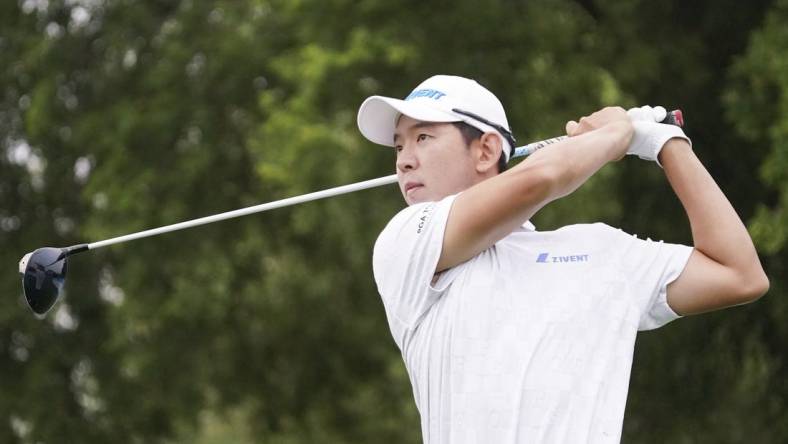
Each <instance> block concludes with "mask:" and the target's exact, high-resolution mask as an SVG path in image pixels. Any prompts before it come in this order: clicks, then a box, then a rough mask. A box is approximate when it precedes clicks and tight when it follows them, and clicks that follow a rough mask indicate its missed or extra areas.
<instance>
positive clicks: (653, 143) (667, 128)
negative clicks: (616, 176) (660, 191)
mask: <svg viewBox="0 0 788 444" xmlns="http://www.w3.org/2000/svg"><path fill="white" fill-rule="evenodd" d="M627 114H628V115H629V118H630V119H632V126H633V127H634V129H635V133H634V134H633V135H632V141H630V142H629V148H628V149H627V154H634V155H636V156H638V157H640V158H641V159H644V160H653V161H654V162H657V165H659V166H660V168H661V167H662V165H661V164H660V163H659V160H657V159H658V156H659V152H660V151H661V150H662V147H663V146H665V143H666V142H667V141H668V140H670V139H672V138H674V137H677V138H680V139H684V140H686V141H687V143H689V144H690V146H691V145H692V141H691V140H690V139H689V137H687V136H686V134H684V131H682V130H681V127H679V126H676V125H669V124H666V123H658V122H661V121H663V120H665V117H666V116H667V115H668V113H667V111H666V110H665V108H663V107H661V106H655V107H651V106H641V107H639V108H632V109H629V110H627Z"/></svg>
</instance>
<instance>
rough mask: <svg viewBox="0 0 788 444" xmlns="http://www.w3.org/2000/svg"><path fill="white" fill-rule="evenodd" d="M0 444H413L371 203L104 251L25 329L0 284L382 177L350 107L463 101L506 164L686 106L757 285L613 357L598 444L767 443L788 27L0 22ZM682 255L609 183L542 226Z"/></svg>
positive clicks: (332, 14) (130, 8) (683, 8)
mask: <svg viewBox="0 0 788 444" xmlns="http://www.w3.org/2000/svg"><path fill="white" fill-rule="evenodd" d="M0 67H2V69H0V85H1V86H2V95H0V143H1V144H2V153H0V154H2V155H1V156H0V258H1V260H0V263H2V264H4V265H3V270H5V271H4V272H3V273H2V274H0V295H2V296H3V298H2V300H3V303H2V304H0V442H3V443H5V442H8V443H33V442H43V443H60V442H80V443H106V442H117V443H124V442H128V443H143V442H145V443H148V442H161V443H181V442H183V443H186V442H190V443H191V442H197V443H204V444H207V443H224V442H236V443H245V442H271V443H300V442H397V443H402V442H413V443H415V442H420V439H421V438H420V431H419V422H418V413H417V412H416V409H415V406H414V404H413V400H412V394H411V391H410V385H409V382H408V378H407V374H406V373H405V370H404V367H403V364H402V362H401V358H400V356H399V354H398V352H397V349H396V346H395V345H394V343H393V341H392V340H391V339H390V335H389V331H388V326H387V324H386V320H385V316H384V313H383V310H382V306H381V304H380V302H379V299H378V296H377V292H376V289H375V286H374V282H373V279H372V272H371V248H372V245H373V243H374V240H375V237H376V236H377V234H378V232H379V231H380V230H381V229H382V228H383V226H384V225H385V223H386V222H387V221H388V219H389V218H390V217H391V216H392V215H393V214H395V213H396V212H397V211H398V209H400V208H401V207H402V206H403V203H402V201H401V198H400V196H399V195H398V192H397V191H396V190H395V189H394V188H393V187H387V188H381V189H376V190H368V191H363V192H358V193H355V194H353V195H347V196H342V197H337V198H333V199H330V200H327V201H320V202H314V203H310V204H305V205H302V206H299V207H295V208H287V209H282V210H277V211H275V212H271V213H267V214H265V215H256V216H250V217H246V218H243V219H240V220H235V221H229V222H224V223H221V224H213V225H210V226H206V227H201V228H196V229H192V230H189V231H184V232H179V233H173V234H169V235H167V236H162V237H158V238H152V239H146V240H140V241H136V242H134V243H132V244H125V245H120V246H115V247H111V248H107V249H102V250H99V251H96V252H93V253H91V254H85V255H80V256H76V257H74V258H73V259H72V260H71V261H70V267H71V269H70V270H69V280H68V284H67V294H66V297H65V300H64V301H63V302H62V303H60V304H59V305H58V306H57V308H56V310H54V311H53V312H52V313H50V314H49V315H48V317H47V318H46V319H36V318H35V317H34V316H32V315H31V313H30V312H29V311H28V310H27V308H26V307H25V304H24V301H23V297H22V294H21V288H20V282H19V277H18V275H17V274H16V272H15V271H14V270H16V263H17V261H18V260H19V258H20V257H21V256H22V255H23V254H24V253H26V252H28V251H31V250H33V249H35V248H37V247H39V246H44V245H52V246H66V245H71V244H75V243H81V242H89V241H94V240H99V239H104V238H108V237H113V236H116V235H120V234H125V233H127V232H132V231H136V230H140V229H144V228H149V227H154V226H159V225H164V224H169V223H174V222H177V221H180V220H185V219H190V218H194V217H198V216H203V215H207V214H212V213H216V212H220V211H225V210H229V209H234V208H238V207H242V206H247V205H252V204H255V203H259V202H263V201H268V200H274V199H277V198H282V197H287V196H291V195H295V194H300V193H304V192H307V191H312V190H317V189H321V188H326V187H329V186H334V185H338V184H344V183H349V182H355V181H358V180H363V179H368V178H373V177H378V176H382V175H385V174H389V173H390V172H391V171H392V169H393V158H392V155H391V154H390V153H389V152H387V151H386V150H384V149H381V148H378V147H374V146H372V145H371V144H370V143H368V142H366V141H364V140H363V139H362V138H361V136H360V135H359V134H358V132H357V130H356V127H355V114H356V110H357V108H358V105H359V104H360V103H361V101H362V100H363V99H364V98H365V97H367V96H368V95H371V94H376V93H382V94H387V95H394V96H404V95H406V94H407V92H408V91H409V90H410V89H412V87H413V86H415V85H416V84H417V83H418V82H420V81H421V80H422V79H424V78H426V77H427V76H429V75H432V74H437V73H453V74H459V75H464V76H469V77H473V78H476V79H477V80H479V81H480V82H481V83H482V84H485V85H486V86H488V87H489V88H490V89H492V90H493V91H494V92H496V93H497V94H498V96H499V97H501V98H502V101H503V102H504V105H505V106H506V108H507V112H508V115H509V121H510V122H512V126H513V128H514V130H515V135H516V136H517V137H518V139H519V140H520V141H528V140H537V139H540V138H545V137H548V136H553V135H556V134H559V133H560V132H561V131H562V129H563V125H564V122H565V121H566V120H569V119H574V118H577V117H578V116H582V115H584V114H588V113H590V112H592V111H594V110H595V109H597V108H599V107H601V106H604V105H611V104H617V105H622V106H625V107H628V106H633V105H635V104H641V103H650V104H664V105H666V106H668V107H677V108H682V109H683V110H684V112H685V115H686V116H687V122H688V127H687V132H688V134H689V135H690V136H691V137H692V138H693V142H694V146H695V149H696V151H697V153H698V155H699V156H700V157H701V159H702V160H703V162H704V164H705V165H706V166H707V167H708V169H709V170H710V171H711V173H712V174H713V176H714V177H715V178H716V179H717V181H718V183H719V184H720V186H721V187H722V188H723V190H724V191H725V192H726V194H727V195H728V196H729V197H730V198H731V200H732V202H733V204H734V206H735V207H736V208H737V210H738V211H739V214H740V215H741V216H742V218H743V219H744V220H745V222H746V223H747V225H748V228H749V229H750V232H751V233H752V235H753V237H754V239H755V240H756V243H757V247H758V250H759V252H760V254H761V258H762V261H763V263H764V265H765V267H766V269H767V273H768V274H769V276H770V278H771V285H772V286H771V290H770V292H769V294H768V295H767V296H766V297H765V298H764V299H763V300H761V301H759V302H758V303H756V304H752V305H749V306H746V307H742V308H737V309H732V310H725V311H722V312H718V313H713V314H708V315H703V316H698V317H694V318H691V319H685V320H681V321H678V322H675V323H673V324H671V325H670V326H669V327H667V328H664V329H660V330H657V331H655V332H650V333H646V334H643V335H641V336H640V337H639V339H638V346H637V349H636V357H635V366H634V369H633V373H632V382H631V390H630V396H629V401H628V405H627V413H626V419H625V423H624V438H623V441H624V442H629V443H663V442H677V443H707V442H708V443H739V442H745V441H746V442H786V441H788V413H786V408H787V406H786V403H787V402H788V401H787V400H788V363H787V362H786V357H788V354H787V353H786V350H787V349H788V346H786V344H788V302H787V299H786V293H787V292H788V290H786V284H787V283H788V282H787V280H786V267H787V266H788V264H787V263H786V262H787V259H788V246H786V242H788V1H786V0H775V1H765V0H755V1H751V2H746V3H745V2H738V1H733V0H720V1H710V0H705V1H698V2H681V1H676V0H664V1H661V2H647V1H631V2H601V1H569V0H534V1H515V0H490V1H487V2H481V3H480V2H477V1H468V0H455V1H452V2H446V1H435V2H429V3H427V2H417V1H412V0H409V1H398V2H392V1H384V0H358V1H348V0H322V1H317V0H244V1H240V0H215V1H196V0H193V1H181V2H176V1H164V0H158V1H154V0H149V1H144V2H141V1H131V0H65V1H63V0H49V1H46V0H9V1H5V2H2V3H0ZM597 220H601V221H604V222H607V223H609V224H611V225H615V226H620V227H622V228H624V229H625V230H627V231H629V232H634V233H639V234H641V235H643V236H650V237H652V238H660V239H665V240H666V241H671V242H681V243H690V242H691V238H690V233H689V228H688V224H687V222H686V217H685V216H684V214H683V212H682V210H681V207H680V206H679V204H678V202H677V200H676V199H675V197H674V196H673V195H672V193H671V191H670V189H669V187H668V186H667V183H666V181H665V180H664V177H663V175H662V173H661V171H660V170H659V169H658V168H655V167H654V166H653V165H648V164H646V163H645V162H640V161H637V160H636V159H626V160H624V161H622V162H619V163H617V164H615V165H610V166H608V167H606V168H605V169H603V170H602V171H601V172H600V173H599V174H597V175H596V176H595V177H594V178H592V180H590V181H589V182H588V183H587V184H586V185H584V186H583V187H582V188H581V189H580V190H579V191H578V192H576V193H574V194H573V195H572V196H570V197H568V198H565V199H563V200H562V201H559V202H556V203H554V204H552V205H550V206H548V207H547V208H545V209H544V210H543V211H542V212H541V213H540V214H539V215H538V216H537V217H536V218H535V222H536V224H537V226H538V227H539V228H540V229H543V230H546V229H552V228H556V227H558V226H560V225H563V224H569V223H577V222H587V221H597Z"/></svg>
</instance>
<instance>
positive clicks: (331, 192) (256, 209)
mask: <svg viewBox="0 0 788 444" xmlns="http://www.w3.org/2000/svg"><path fill="white" fill-rule="evenodd" d="M558 139H561V138H555V139H548V140H543V141H540V142H535V143H531V144H528V145H525V146H522V147H519V148H516V149H515V155H514V157H522V156H527V155H528V154H531V153H533V152H534V151H536V150H537V149H539V148H542V147H543V146H546V145H548V144H550V143H554V141H558ZM561 140H562V139H561ZM518 150H519V154H518ZM396 181H397V175H396V174H392V175H390V176H384V177H379V178H377V179H370V180H365V181H363V182H356V183H352V184H349V185H342V186H338V187H334V188H328V189H326V190H321V191H315V192H313V193H308V194H302V195H300V196H295V197H288V198H286V199H281V200H275V201H273V202H267V203H264V204H260V205H255V206H251V207H246V208H241V209H238V210H233V211H228V212H226V213H219V214H214V215H212V216H205V217H201V218H199V219H193V220H187V221H184V222H179V223H177V224H172V225H166V226H164V227H159V228H152V229H150V230H145V231H139V232H137V233H132V234H127V235H124V236H118V237H113V238H111V239H106V240H102V241H98V242H93V243H91V244H87V248H86V249H88V250H95V249H97V248H101V247H106V246H108V245H114V244H119V243H122V242H128V241H131V240H135V239H142V238H144V237H150V236H156V235H157V234H163V233H169V232H172V231H178V230H183V229H186V228H191V227H196V226H199V225H205V224H210V223H213V222H218V221H222V220H227V219H233V218H236V217H241V216H246V215H249V214H254V213H260V212H262V211H268V210H273V209H275V208H282V207H288V206H291V205H297V204H300V203H304V202H309V201H312V200H318V199H324V198H326V197H333V196H339V195H341V194H347V193H353V192H355V191H360V190H365V189H367V188H375V187H380V186H383V185H388V184H392V183H395V182H396ZM84 250H85V248H84V247H83V248H80V249H79V250H76V251H74V252H75V253H77V252H79V251H84Z"/></svg>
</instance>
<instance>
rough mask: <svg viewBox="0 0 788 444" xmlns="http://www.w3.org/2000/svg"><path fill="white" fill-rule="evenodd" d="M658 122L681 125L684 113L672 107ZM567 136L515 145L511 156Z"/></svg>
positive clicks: (527, 151) (517, 155)
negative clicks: (519, 145)
mask: <svg viewBox="0 0 788 444" xmlns="http://www.w3.org/2000/svg"><path fill="white" fill-rule="evenodd" d="M660 123H666V124H668V125H676V126H679V127H683V126H684V114H683V113H682V112H681V110H680V109H674V110H673V111H670V112H668V114H667V116H665V118H664V119H663V120H662V121H661V122H660ZM567 138H569V136H558V137H553V138H551V139H545V140H542V141H539V142H534V143H529V144H528V145H523V146H521V147H517V148H515V149H514V153H513V154H512V158H515V157H525V156H530V155H531V154H533V153H535V152H536V151H539V150H540V149H542V148H544V147H546V146H547V145H552V144H554V143H558V142H560V141H562V140H565V139H567Z"/></svg>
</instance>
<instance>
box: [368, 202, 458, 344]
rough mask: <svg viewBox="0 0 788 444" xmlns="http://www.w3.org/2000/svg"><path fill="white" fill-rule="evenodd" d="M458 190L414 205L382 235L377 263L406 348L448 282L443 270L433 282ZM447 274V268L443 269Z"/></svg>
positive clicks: (395, 332)
mask: <svg viewBox="0 0 788 444" xmlns="http://www.w3.org/2000/svg"><path fill="white" fill-rule="evenodd" d="M455 197H456V196H449V197H447V198H444V199H443V200H441V201H439V202H425V203H421V204H416V205H411V206H410V207H408V208H405V209H404V210H402V211H401V212H400V213H399V214H397V215H396V216H394V218H393V219H392V220H391V221H390V222H389V224H388V225H387V226H386V228H385V229H383V232H381V233H380V236H378V240H377V242H376V243H375V249H374V251H373V254H372V268H373V271H374V274H375V282H376V284H377V286H378V292H379V293H380V296H381V298H382V299H383V305H384V307H385V309H386V316H387V317H388V321H389V327H390V328H391V333H392V336H394V341H395V342H396V343H397V345H398V346H399V347H400V349H402V347H403V342H404V340H405V337H406V335H407V333H408V332H409V331H412V330H414V329H415V328H416V327H417V326H418V324H419V322H421V319H422V318H423V317H424V315H425V314H426V313H427V311H428V310H429V309H430V307H431V306H432V305H433V304H434V303H435V302H436V301H437V300H438V299H439V298H440V296H441V295H442V294H443V293H444V291H445V290H446V288H447V287H448V284H449V282H448V280H447V279H445V278H444V276H441V278H440V279H437V280H436V281H435V284H433V278H435V267H436V266H437V265H438V259H440V254H441V250H442V248H443V233H444V230H445V228H446V221H447V220H448V217H449V211H450V210H451V205H452V203H453V202H454V198H455ZM442 274H444V275H445V274H447V273H442Z"/></svg>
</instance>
